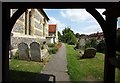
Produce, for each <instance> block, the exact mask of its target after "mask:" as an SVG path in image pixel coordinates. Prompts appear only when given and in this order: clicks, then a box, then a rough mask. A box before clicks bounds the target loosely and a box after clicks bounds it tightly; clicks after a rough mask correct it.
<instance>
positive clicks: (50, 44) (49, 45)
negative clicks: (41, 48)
mask: <svg viewBox="0 0 120 83" xmlns="http://www.w3.org/2000/svg"><path fill="white" fill-rule="evenodd" d="M47 45H48V47H55V44H52V43H49V44H47Z"/></svg>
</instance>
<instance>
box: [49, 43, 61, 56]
mask: <svg viewBox="0 0 120 83" xmlns="http://www.w3.org/2000/svg"><path fill="white" fill-rule="evenodd" d="M57 46H58V44H48V47H49V49H48V52H49V53H50V54H55V53H56V52H57V51H58V49H59V48H58V47H57Z"/></svg>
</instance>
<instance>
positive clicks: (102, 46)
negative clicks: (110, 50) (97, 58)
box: [97, 40, 105, 53]
mask: <svg viewBox="0 0 120 83" xmlns="http://www.w3.org/2000/svg"><path fill="white" fill-rule="evenodd" d="M97 51H98V52H102V53H104V52H105V41H104V40H101V41H100V42H99V44H98V45H97Z"/></svg>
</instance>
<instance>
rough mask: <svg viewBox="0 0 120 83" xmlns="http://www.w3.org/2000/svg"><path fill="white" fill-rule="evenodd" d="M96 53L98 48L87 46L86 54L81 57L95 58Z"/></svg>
mask: <svg viewBox="0 0 120 83" xmlns="http://www.w3.org/2000/svg"><path fill="white" fill-rule="evenodd" d="M95 55H96V49H95V48H87V49H86V50H85V51H84V54H83V55H82V57H81V58H94V57H95Z"/></svg>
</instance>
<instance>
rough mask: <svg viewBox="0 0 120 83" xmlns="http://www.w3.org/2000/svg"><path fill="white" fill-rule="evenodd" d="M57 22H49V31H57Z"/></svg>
mask: <svg viewBox="0 0 120 83" xmlns="http://www.w3.org/2000/svg"><path fill="white" fill-rule="evenodd" d="M56 26H57V25H56V24H49V33H55V32H56Z"/></svg>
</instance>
